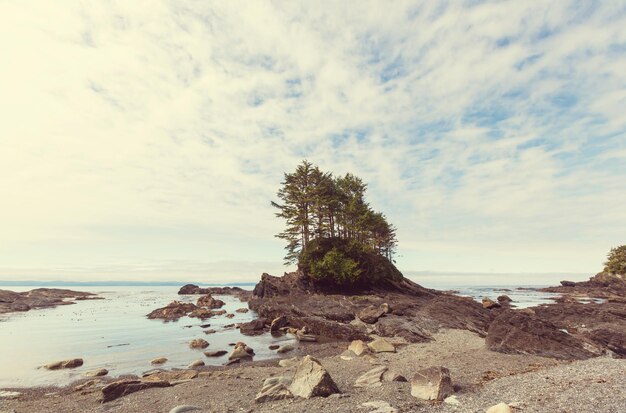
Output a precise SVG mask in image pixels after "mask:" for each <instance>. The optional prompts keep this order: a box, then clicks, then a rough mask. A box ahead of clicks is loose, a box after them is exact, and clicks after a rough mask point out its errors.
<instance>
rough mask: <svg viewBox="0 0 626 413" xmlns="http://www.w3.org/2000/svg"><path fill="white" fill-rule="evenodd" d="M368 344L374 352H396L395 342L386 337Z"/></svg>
mask: <svg viewBox="0 0 626 413" xmlns="http://www.w3.org/2000/svg"><path fill="white" fill-rule="evenodd" d="M367 346H368V347H369V348H370V350H372V352H374V353H395V352H396V348H395V346H394V345H393V344H391V343H390V342H388V341H387V340H385V339H384V338H378V339H376V340H374V341H372V342H371V343H367Z"/></svg>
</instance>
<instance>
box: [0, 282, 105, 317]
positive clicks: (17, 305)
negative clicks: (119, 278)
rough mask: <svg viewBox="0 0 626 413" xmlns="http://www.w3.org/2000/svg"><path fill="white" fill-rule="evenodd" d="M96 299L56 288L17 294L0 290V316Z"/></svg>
mask: <svg viewBox="0 0 626 413" xmlns="http://www.w3.org/2000/svg"><path fill="white" fill-rule="evenodd" d="M98 298H100V297H98V296H96V295H95V294H92V293H87V292H83V291H72V290H65V289H58V288H36V289H34V290H31V291H25V292H19V293H18V292H14V291H9V290H0V314H3V313H13V312H19V311H29V310H32V309H37V308H52V307H56V306H58V305H68V304H75V301H76V300H93V299H98Z"/></svg>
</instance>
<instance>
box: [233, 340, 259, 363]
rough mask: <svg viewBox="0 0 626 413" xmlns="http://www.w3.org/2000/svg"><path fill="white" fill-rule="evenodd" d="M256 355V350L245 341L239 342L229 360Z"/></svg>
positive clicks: (249, 357)
mask: <svg viewBox="0 0 626 413" xmlns="http://www.w3.org/2000/svg"><path fill="white" fill-rule="evenodd" d="M252 356H254V350H252V348H250V347H248V346H247V345H246V344H245V343H237V344H236V345H235V348H234V349H233V351H232V352H231V353H230V355H229V356H228V359H229V360H241V359H251V358H252Z"/></svg>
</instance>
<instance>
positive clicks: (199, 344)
mask: <svg viewBox="0 0 626 413" xmlns="http://www.w3.org/2000/svg"><path fill="white" fill-rule="evenodd" d="M189 347H190V348H195V349H202V348H207V347H209V342H208V341H206V340H205V339H203V338H196V339H194V340H192V341H191V343H189Z"/></svg>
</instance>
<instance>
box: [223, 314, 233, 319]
mask: <svg viewBox="0 0 626 413" xmlns="http://www.w3.org/2000/svg"><path fill="white" fill-rule="evenodd" d="M224 317H226V318H235V315H234V314H232V313H231V314H226V315H225V316H224Z"/></svg>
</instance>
